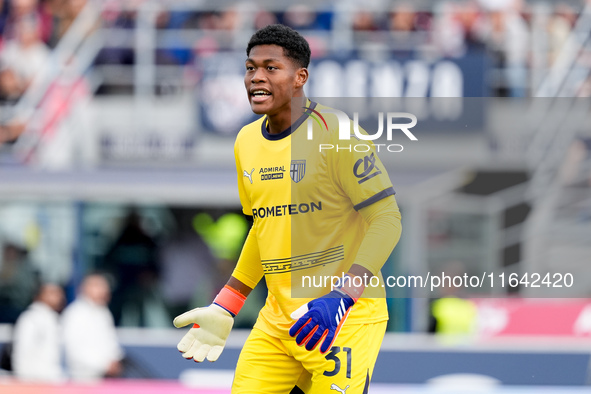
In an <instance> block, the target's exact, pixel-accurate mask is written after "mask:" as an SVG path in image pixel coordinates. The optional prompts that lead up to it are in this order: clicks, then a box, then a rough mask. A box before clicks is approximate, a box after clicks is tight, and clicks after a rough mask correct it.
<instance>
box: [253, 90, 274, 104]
mask: <svg viewBox="0 0 591 394" xmlns="http://www.w3.org/2000/svg"><path fill="white" fill-rule="evenodd" d="M250 97H251V102H252V103H254V104H260V103H262V102H264V101H266V100H267V99H268V98H269V97H271V92H269V91H268V90H266V89H253V90H251V91H250Z"/></svg>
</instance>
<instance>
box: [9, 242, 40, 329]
mask: <svg viewBox="0 0 591 394" xmlns="http://www.w3.org/2000/svg"><path fill="white" fill-rule="evenodd" d="M0 257H1V259H0V323H14V322H16V319H17V317H18V316H19V315H20V314H21V313H22V312H23V311H24V310H25V309H26V308H27V306H28V305H29V304H30V303H31V302H32V301H33V297H34V296H35V290H36V289H37V287H38V286H39V283H38V280H39V273H38V272H37V270H35V268H34V267H33V265H32V264H31V262H30V261H29V259H28V258H27V250H26V248H25V247H24V245H20V244H19V243H18V242H16V241H12V240H9V241H5V242H4V245H3V246H2V255H1V256H0Z"/></svg>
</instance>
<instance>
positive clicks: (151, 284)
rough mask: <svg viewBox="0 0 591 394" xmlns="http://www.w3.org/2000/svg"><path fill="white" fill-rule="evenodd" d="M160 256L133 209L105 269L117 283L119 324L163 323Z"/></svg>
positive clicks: (115, 312)
mask: <svg viewBox="0 0 591 394" xmlns="http://www.w3.org/2000/svg"><path fill="white" fill-rule="evenodd" d="M157 256H158V248H157V245H156V241H155V240H154V239H153V238H152V237H151V236H150V235H148V234H147V233H146V231H145V230H144V229H143V227H142V225H141V217H140V215H139V214H138V212H137V211H136V210H135V209H132V210H131V212H130V213H129V214H128V215H127V217H126V218H125V225H124V227H123V230H122V231H121V234H120V235H119V237H118V238H117V239H116V240H115V242H114V243H113V245H112V246H111V248H110V250H109V251H108V252H107V253H106V255H105V267H106V268H107V270H109V271H110V272H112V273H113V275H114V277H115V280H116V283H117V284H116V287H115V290H114V292H113V298H112V302H111V310H112V311H113V316H114V318H115V323H116V324H117V325H130V326H141V327H149V326H153V325H154V321H155V320H161V319H159V318H158V317H157V316H159V315H160V313H161V312H162V311H161V310H160V307H162V308H164V305H163V302H162V298H161V294H160V291H159V288H158V279H159V276H160V269H159V265H158V261H157ZM166 316H168V315H167V314H166ZM164 324H168V322H166V323H164Z"/></svg>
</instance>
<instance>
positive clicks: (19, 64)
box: [0, 18, 50, 89]
mask: <svg viewBox="0 0 591 394" xmlns="http://www.w3.org/2000/svg"><path fill="white" fill-rule="evenodd" d="M38 24H39V22H38V20H37V19H34V18H23V19H20V20H19V21H18V24H17V25H16V27H15V33H16V36H15V38H14V39H12V40H9V41H7V42H6V43H5V45H4V48H3V50H2V53H1V54H0V61H1V62H2V63H3V64H4V65H5V67H8V68H11V69H12V70H14V72H16V73H17V75H18V78H19V81H20V84H21V86H22V87H23V89H26V88H27V87H28V86H29V85H30V84H31V82H32V81H33V78H35V76H36V75H37V74H38V73H39V72H41V71H42V70H43V69H44V67H47V63H48V60H49V54H50V51H49V48H48V47H47V45H45V44H44V43H43V41H41V39H40V36H39V28H38Z"/></svg>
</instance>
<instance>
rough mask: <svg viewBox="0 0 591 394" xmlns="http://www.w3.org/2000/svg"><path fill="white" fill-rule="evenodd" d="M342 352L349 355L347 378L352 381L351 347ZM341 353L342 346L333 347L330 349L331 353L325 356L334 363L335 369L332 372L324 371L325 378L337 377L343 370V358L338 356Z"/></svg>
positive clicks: (344, 348)
mask: <svg viewBox="0 0 591 394" xmlns="http://www.w3.org/2000/svg"><path fill="white" fill-rule="evenodd" d="M342 351H343V352H344V353H346V354H347V358H346V360H347V361H346V368H347V369H346V373H347V375H346V377H347V379H351V348H350V347H343V348H342ZM339 353H341V347H340V346H333V347H332V348H330V352H329V353H328V354H327V355H326V356H325V358H326V359H327V360H329V361H334V368H333V369H332V370H326V371H324V373H323V374H324V376H336V375H337V374H338V373H339V372H340V371H341V368H342V362H341V358H339V356H337V354H339ZM341 357H342V354H341Z"/></svg>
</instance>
